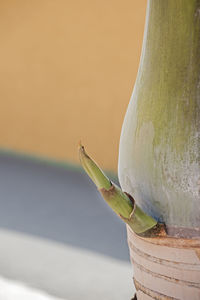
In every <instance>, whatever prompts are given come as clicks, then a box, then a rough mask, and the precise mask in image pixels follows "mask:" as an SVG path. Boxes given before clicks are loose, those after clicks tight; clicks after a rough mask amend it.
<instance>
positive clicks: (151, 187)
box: [119, 0, 200, 236]
mask: <svg viewBox="0 0 200 300" xmlns="http://www.w3.org/2000/svg"><path fill="white" fill-rule="evenodd" d="M119 180H120V184H121V186H122V188H123V190H125V191H126V192H128V193H130V194H131V195H132V196H133V197H134V199H135V200H136V202H137V204H138V205H139V206H140V207H141V208H142V209H143V211H144V212H145V213H147V214H149V215H150V216H152V217H154V218H155V219H156V220H158V221H161V222H164V223H165V224H166V225H167V228H168V232H169V233H170V234H172V235H178V234H180V235H181V236H191V235H192V236H195V235H200V231H199V228H200V1H199V0H164V1H163V0H150V1H149V2H148V8H147V17H146V27H145V34H144V42H143V50H142V56H141V61H140V67H139V72H138V76H137V80H136V84H135V87H134V91H133V95H132V98H131V101H130V104H129V106H128V110H127V113H126V116H125V120H124V124H123V128H122V133H121V140H120V151H119Z"/></svg>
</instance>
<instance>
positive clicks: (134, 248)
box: [127, 227, 200, 300]
mask: <svg viewBox="0 0 200 300" xmlns="http://www.w3.org/2000/svg"><path fill="white" fill-rule="evenodd" d="M127 233H128V244H129V249H130V258H131V262H132V264H133V269H134V284H135V287H136V290H137V300H150V299H157V300H167V299H173V300H176V299H177V300H178V299H181V300H189V299H192V300H199V299H200V240H199V239H197V240H195V239H193V240H190V239H181V238H170V237H162V238H142V237H139V236H138V235H136V234H135V233H133V231H132V230H131V229H130V228H128V227H127Z"/></svg>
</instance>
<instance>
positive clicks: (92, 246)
mask: <svg viewBox="0 0 200 300" xmlns="http://www.w3.org/2000/svg"><path fill="white" fill-rule="evenodd" d="M0 190H1V197H0V207H1V209H0V227H2V228H6V229H10V230H15V231H19V232H23V233H26V234H30V235H34V236H38V237H42V238H46V239H50V240H54V241H57V242H60V243H64V244H69V245H72V246H75V247H79V248H85V249H89V250H92V251H95V252H98V253H101V254H105V255H108V256H112V257H113V258H117V259H120V260H124V261H128V260H129V254H128V247H127V244H126V229H125V226H124V224H123V223H122V222H121V220H120V219H118V218H117V217H116V216H115V215H114V213H113V212H112V211H111V209H110V208H109V207H108V206H107V204H106V203H104V201H103V199H102V198H101V196H100V195H99V194H98V192H97V191H96V188H95V187H94V185H93V184H92V183H91V182H90V180H89V178H88V177H87V176H86V175H85V174H83V173H82V172H79V171H77V170H72V169H67V168H65V167H60V166H55V165H50V164H48V163H45V162H37V161H32V160H29V159H28V158H22V157H17V156H13V155H11V154H5V153H4V154H1V155H0Z"/></svg>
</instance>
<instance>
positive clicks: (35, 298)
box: [0, 277, 62, 300]
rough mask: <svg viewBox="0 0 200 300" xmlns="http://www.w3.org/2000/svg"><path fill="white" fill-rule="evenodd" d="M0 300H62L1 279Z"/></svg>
mask: <svg viewBox="0 0 200 300" xmlns="http://www.w3.org/2000/svg"><path fill="white" fill-rule="evenodd" d="M0 300H62V299H60V298H55V297H51V296H49V295H47V294H46V293H44V292H42V291H39V290H35V289H33V288H30V287H27V286H25V285H24V284H22V283H19V282H16V281H12V280H8V279H5V278H2V277H0Z"/></svg>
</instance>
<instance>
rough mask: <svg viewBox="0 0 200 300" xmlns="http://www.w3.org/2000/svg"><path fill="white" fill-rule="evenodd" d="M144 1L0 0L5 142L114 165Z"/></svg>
mask: <svg viewBox="0 0 200 300" xmlns="http://www.w3.org/2000/svg"><path fill="white" fill-rule="evenodd" d="M145 9H146V0H126V1H120V0H109V1H108V0H101V1H96V0H84V1H83V0H57V1H56V0H34V1H32V0H17V1H16V0H1V1H0V147H6V148H10V149H14V150H17V151H22V152H27V153H30V154H36V155H40V156H47V157H50V158H51V157H52V158H56V159H61V160H70V161H72V162H78V157H77V144H78V142H79V140H81V141H82V143H83V144H84V145H86V148H87V150H88V151H89V153H90V154H91V155H92V156H93V157H95V159H96V160H97V161H98V162H99V164H101V165H102V166H103V167H104V168H107V169H111V170H114V171H116V170H117V159H118V143H119V137H120V131H121V126H122V122H123V117H124V114H125V111H126V108H127V105H128V102H129V98H130V96H131V92H132V88H133V84H134V81H135V77H136V73H137V68H138V63H139V57H140V51H141V44H142V37H143V28H144V19H145Z"/></svg>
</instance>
